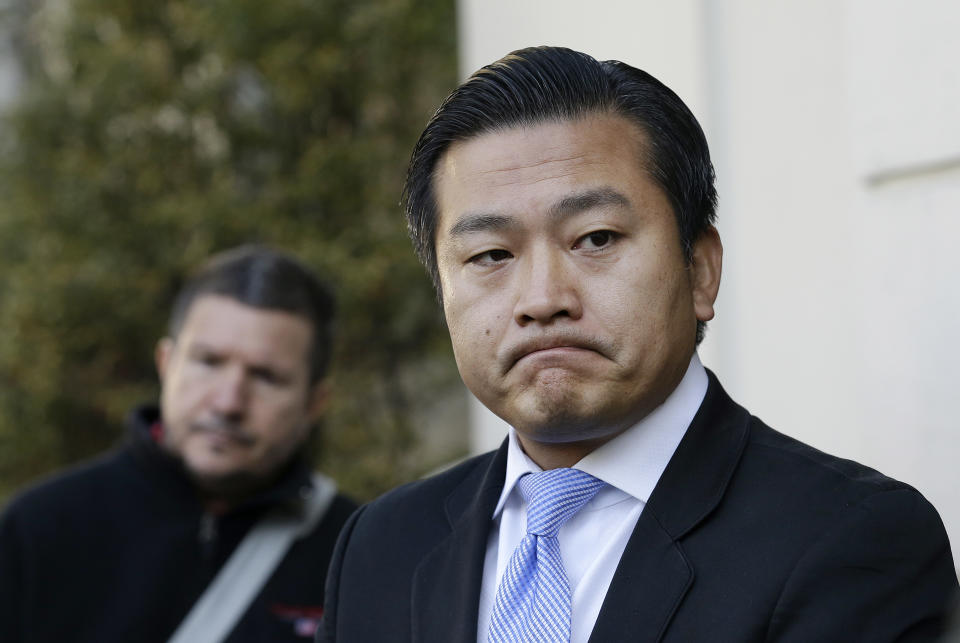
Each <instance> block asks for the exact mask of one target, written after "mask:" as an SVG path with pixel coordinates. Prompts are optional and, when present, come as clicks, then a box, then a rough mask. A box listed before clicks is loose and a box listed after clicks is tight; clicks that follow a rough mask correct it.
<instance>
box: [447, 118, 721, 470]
mask: <svg viewBox="0 0 960 643" xmlns="http://www.w3.org/2000/svg"><path fill="white" fill-rule="evenodd" d="M645 144H646V141H645V137H644V135H643V134H642V132H641V131H640V130H639V129H638V128H636V127H635V126H634V125H632V124H631V123H630V122H628V121H627V120H625V119H624V118H622V117H620V116H616V115H607V114H597V115H593V116H588V117H585V118H582V119H578V120H565V121H561V122H544V123H541V124H536V125H531V126H518V127H513V128H509V129H506V130H499V131H495V132H492V133H486V134H482V135H479V136H477V137H475V138H471V139H468V140H465V141H461V142H457V143H454V144H453V145H451V146H450V148H449V149H448V150H447V151H446V153H445V154H444V155H443V156H442V157H441V159H440V162H439V163H438V166H437V173H436V178H435V193H436V198H437V204H438V212H439V214H438V221H437V228H436V237H435V239H436V241H435V243H436V249H437V262H438V269H439V274H440V283H441V287H442V292H443V301H444V312H445V315H446V319H447V323H448V326H449V329H450V336H451V339H452V342H453V348H454V354H455V356H456V359H457V364H458V366H459V369H460V373H461V376H462V377H463V380H464V382H465V383H466V384H467V386H468V387H469V388H470V390H471V391H472V392H473V393H474V394H475V395H476V396H477V398H478V399H479V400H480V401H481V402H483V403H484V404H485V405H486V406H487V407H489V408H490V409H491V410H492V411H493V412H494V413H496V414H497V415H499V416H500V417H501V418H503V419H504V420H506V421H507V422H508V423H509V424H510V425H512V426H513V427H514V428H515V429H516V430H517V432H518V436H519V437H520V440H521V443H522V444H523V445H524V447H525V449H526V450H527V451H528V453H530V452H531V449H533V450H536V449H537V448H539V447H541V446H543V447H546V448H551V447H550V445H555V446H559V447H562V446H563V445H573V446H582V447H584V448H586V449H587V452H588V451H589V450H592V448H595V446H596V445H598V444H601V443H603V442H605V441H606V440H609V439H611V438H612V437H614V436H616V435H617V434H619V433H620V432H622V431H624V430H625V429H627V428H629V427H630V426H632V425H633V424H634V423H636V422H637V421H639V420H640V419H642V418H643V417H644V416H645V415H647V414H648V413H649V412H650V411H651V410H653V409H654V408H655V407H656V406H658V405H659V404H661V403H662V402H663V401H664V400H665V399H666V397H667V396H668V395H669V394H670V392H671V391H672V390H673V389H674V387H675V386H676V385H677V384H678V383H679V381H680V379H681V378H682V377H683V374H684V372H685V371H686V368H687V366H688V364H689V361H690V358H691V356H692V354H693V351H694V348H695V338H696V325H697V321H698V320H703V321H706V320H708V319H711V318H712V317H713V302H714V300H715V298H716V294H717V289H718V287H719V279H720V262H721V255H722V248H721V245H720V241H719V237H718V236H717V234H716V230H715V229H713V228H710V229H709V231H708V232H707V233H704V234H703V235H701V238H700V239H698V240H697V242H696V244H695V247H694V253H693V259H692V261H691V262H689V263H688V262H687V261H686V259H685V257H684V255H683V251H682V248H681V243H680V239H679V233H678V229H677V223H676V219H675V216H674V212H673V209H672V207H671V204H670V202H669V200H668V198H667V196H666V194H665V193H664V192H663V190H662V189H661V188H660V187H659V186H658V185H657V184H656V183H655V182H654V181H653V180H652V179H651V178H650V177H649V175H648V173H647V171H646V170H645V169H644V167H643V164H642V161H641V159H642V158H643V154H642V152H643V149H644V145H645ZM531 455H533V454H532V453H531ZM534 459H535V460H536V457H534Z"/></svg>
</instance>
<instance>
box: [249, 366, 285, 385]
mask: <svg viewBox="0 0 960 643" xmlns="http://www.w3.org/2000/svg"><path fill="white" fill-rule="evenodd" d="M252 373H253V376H254V377H256V378H257V379H258V380H260V381H261V382H265V383H266V384H273V385H277V384H282V383H283V381H284V380H283V378H282V377H280V375H278V374H277V373H275V372H273V371H271V370H270V369H267V368H255V369H253V371H252Z"/></svg>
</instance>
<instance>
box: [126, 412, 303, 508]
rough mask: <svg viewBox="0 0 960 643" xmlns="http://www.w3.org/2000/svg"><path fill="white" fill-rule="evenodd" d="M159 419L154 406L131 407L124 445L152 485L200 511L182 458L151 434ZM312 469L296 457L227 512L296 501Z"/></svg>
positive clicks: (179, 501)
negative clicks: (161, 445)
mask: <svg viewBox="0 0 960 643" xmlns="http://www.w3.org/2000/svg"><path fill="white" fill-rule="evenodd" d="M160 422H161V418H160V410H159V408H157V406H155V405H152V404H145V405H141V406H138V407H136V408H134V409H133V410H132V411H131V412H130V414H129V415H128V416H127V422H126V425H127V440H126V446H125V448H126V450H127V451H128V452H129V453H130V454H131V455H132V456H133V460H134V462H135V464H136V466H137V468H138V469H140V470H141V472H142V473H143V474H144V475H146V476H147V477H148V479H149V480H150V481H151V482H153V483H156V484H151V487H153V488H155V489H157V490H158V491H159V492H161V493H164V494H167V495H172V496H173V499H174V500H175V501H176V502H178V503H189V504H190V505H195V506H196V507H197V510H198V511H202V508H201V506H200V499H199V496H198V495H197V492H196V489H195V487H194V486H193V483H192V481H191V480H190V477H189V476H188V475H187V473H186V471H185V470H184V467H183V461H182V460H181V459H180V458H178V457H176V456H174V455H171V454H170V453H167V452H166V451H165V450H163V449H162V448H160V447H159V446H158V445H157V442H156V440H155V439H154V437H153V431H154V428H155V427H156V425H158V424H159V423H160ZM311 472H312V469H311V467H310V465H309V463H308V462H307V460H306V458H304V457H295V458H294V459H293V460H292V461H291V462H290V463H289V464H288V465H287V466H286V467H285V468H284V470H283V472H282V473H280V475H279V476H278V477H277V478H276V480H275V481H273V482H272V483H271V484H270V485H268V486H267V487H265V488H264V489H261V490H259V491H257V492H256V493H254V494H252V495H251V496H249V497H248V498H246V499H244V500H243V501H242V502H240V503H239V504H237V505H235V506H234V507H232V508H231V509H230V510H229V511H228V512H227V514H228V515H233V514H240V513H246V512H248V511H260V510H263V509H266V508H268V507H276V506H280V505H285V504H291V505H296V504H297V503H299V502H301V501H302V499H303V494H304V489H309V488H311V487H312V485H313V483H312V481H311V478H310V475H311Z"/></svg>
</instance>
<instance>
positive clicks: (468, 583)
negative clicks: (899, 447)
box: [318, 373, 957, 643]
mask: <svg viewBox="0 0 960 643" xmlns="http://www.w3.org/2000/svg"><path fill="white" fill-rule="evenodd" d="M505 467H506V444H504V445H503V446H501V448H500V449H499V450H498V451H496V452H493V453H489V454H486V455H482V456H479V457H476V458H473V459H471V460H469V461H467V462H465V463H463V464H461V465H459V466H457V467H455V468H453V469H451V470H449V471H447V472H444V473H441V474H439V475H437V476H435V477H432V478H429V479H426V480H422V481H419V482H415V483H412V484H409V485H406V486H404V487H401V488H399V489H396V490H394V491H392V492H390V493H388V494H386V495H385V496H383V497H381V498H380V499H378V500H376V501H375V502H373V503H371V504H369V505H367V506H365V507H364V508H362V509H361V510H359V511H358V512H357V513H355V514H354V515H353V517H352V518H351V520H350V521H349V522H348V524H347V525H346V527H344V530H343V532H342V533H341V536H340V540H339V543H338V545H337V550H336V552H335V553H334V558H333V561H332V563H331V567H330V571H329V575H328V580H327V590H326V608H325V609H326V612H325V615H324V619H323V622H322V623H321V626H320V630H319V632H318V641H329V642H333V641H339V642H341V643H358V642H367V641H370V642H381V641H384V642H386V641H389V642H406V641H412V642H417V643H427V642H431V643H433V642H435V643H452V642H458V641H463V642H466V641H476V636H477V612H478V601H479V593H480V583H481V577H482V573H483V562H484V555H485V551H486V546H487V540H488V536H489V533H490V527H491V516H492V513H493V509H494V506H495V504H496V502H497V499H498V498H499V495H500V492H501V489H502V486H503V479H504V474H505ZM956 590H957V576H956V572H955V570H954V567H953V559H952V556H951V553H950V545H949V543H948V541H947V536H946V533H945V531H944V528H943V524H942V523H941V521H940V518H939V516H938V515H937V512H936V511H935V510H934V508H933V507H932V506H931V505H930V504H929V503H928V502H927V501H926V500H925V499H924V498H923V497H922V496H921V495H920V494H919V493H918V492H917V491H916V490H915V489H913V488H911V487H909V486H907V485H905V484H903V483H900V482H897V481H895V480H892V479H890V478H887V477H885V476H883V475H881V474H879V473H877V472H876V471H873V470H872V469H868V468H867V467H864V466H862V465H859V464H857V463H855V462H851V461H849V460H842V459H839V458H836V457H833V456H830V455H827V454H824V453H822V452H820V451H817V450H816V449H813V448H812V447H809V446H807V445H804V444H802V443H800V442H797V441H796V440H793V439H791V438H789V437H787V436H784V435H782V434H780V433H778V432H776V431H774V430H773V429H771V428H769V427H768V426H766V425H764V424H763V423H762V422H761V421H760V420H758V419H757V418H755V417H752V416H751V415H750V414H749V413H748V412H747V411H746V410H745V409H743V408H742V407H740V406H738V405H737V404H735V403H734V402H733V401H732V400H731V399H730V398H729V397H728V396H727V395H726V393H725V392H724V391H723V389H722V388H721V387H720V385H719V383H718V382H717V380H716V378H715V377H714V376H713V374H712V373H711V374H710V383H709V387H708V390H707V394H706V397H705V398H704V401H703V403H702V405H701V407H700V409H699V411H698V412H697V415H696V417H695V418H694V420H693V422H692V423H691V425H690V427H689V429H688V430H687V433H686V435H685V436H684V438H683V440H682V441H681V443H680V445H679V447H678V448H677V451H676V453H675V454H674V455H673V457H672V459H671V460H670V463H669V465H668V466H667V468H666V470H665V471H664V473H663V476H662V477H661V479H660V481H659V482H658V483H657V486H656V488H655V489H654V491H653V493H652V495H651V497H650V499H649V502H648V503H647V505H646V507H645V508H644V510H643V513H642V514H641V516H640V519H639V521H638V522H637V526H636V528H635V530H634V532H633V536H632V537H631V539H630V541H629V543H628V545H627V548H626V550H625V552H624V554H623V557H622V558H621V560H620V564H619V566H618V568H617V571H616V573H615V575H614V577H613V581H612V583H611V585H610V588H609V591H608V592H607V596H606V598H605V600H604V603H603V607H602V609H601V611H600V614H599V616H598V619H597V622H596V625H595V626H594V629H593V634H592V636H591V639H590V640H591V642H597V643H609V642H617V641H676V642H684V643H689V642H691V641H711V642H720V641H736V642H738V643H740V642H745V641H785V642H786V641H790V642H793V641H796V642H798V643H800V642H803V643H810V642H813V641H815V642H823V641H844V642H848V641H930V640H936V638H937V636H938V633H939V632H940V631H941V629H942V628H943V626H944V624H943V620H944V614H945V612H946V610H947V605H948V602H949V601H950V600H951V597H952V595H953V594H954V593H955V592H956Z"/></svg>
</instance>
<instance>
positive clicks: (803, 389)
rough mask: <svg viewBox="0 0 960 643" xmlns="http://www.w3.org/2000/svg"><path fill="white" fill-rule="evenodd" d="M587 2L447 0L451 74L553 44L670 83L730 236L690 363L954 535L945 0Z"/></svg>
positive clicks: (953, 269) (957, 97)
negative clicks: (703, 139)
mask: <svg viewBox="0 0 960 643" xmlns="http://www.w3.org/2000/svg"><path fill="white" fill-rule="evenodd" d="M587 4H588V3H583V2H582V1H579V0H553V1H551V2H549V3H547V2H526V1H524V0H513V1H511V2H505V1H504V0H483V1H481V0H461V2H460V32H461V70H462V72H463V75H466V74H468V73H470V72H472V71H473V70H475V69H476V68H478V67H480V66H482V65H483V64H486V63H488V62H491V61H493V60H495V59H496V58H499V57H500V56H502V55H503V54H505V53H507V52H508V51H510V50H513V49H516V48H519V47H523V46H528V45H534V44H562V45H566V46H571V47H573V48H575V49H581V50H583V51H586V52H587V53H590V54H592V55H594V56H596V57H598V58H619V59H621V60H624V61H625V62H628V63H630V64H633V65H634V66H637V67H640V68H642V69H645V70H647V71H649V72H651V73H652V74H654V75H655V76H657V77H658V78H660V79H661V80H663V81H664V82H665V83H667V84H668V85H669V86H671V87H672V88H673V89H674V90H675V91H676V92H677V93H678V94H680V96H681V97H683V98H684V100H685V101H686V102H687V103H688V104H689V105H690V107H691V109H693V111H694V113H695V114H697V116H698V118H699V119H700V121H701V124H702V125H703V126H704V129H705V130H706V133H707V138H708V139H709V141H710V143H711V149H712V151H713V156H714V163H715V165H716V168H717V174H718V177H719V178H718V189H719V191H720V201H721V206H720V214H719V216H720V224H719V228H720V232H721V235H722V237H723V240H724V245H725V249H726V254H725V265H724V279H723V284H722V286H721V293H720V300H719V302H718V307H717V319H716V320H715V321H714V322H713V323H712V324H711V329H710V332H709V334H708V338H707V340H706V341H705V342H704V345H703V346H702V348H701V355H702V356H703V358H704V361H705V363H706V364H707V365H708V366H710V367H711V368H713V369H714V370H715V371H716V372H717V373H718V375H719V376H720V377H721V380H722V381H723V383H724V385H725V387H726V388H727V389H728V391H730V392H731V394H733V395H734V397H735V398H736V399H737V400H738V401H740V402H741V403H743V404H744V405H746V406H747V407H748V408H750V409H751V410H752V411H753V412H754V413H755V414H757V415H759V416H760V417H762V418H763V419H764V420H766V421H767V422H768V423H770V424H772V425H773V426H774V427H776V428H778V429H780V430H782V431H784V432H787V433H789V434H791V435H794V436H796V437H798V438H800V439H802V440H804V441H806V442H809V443H811V444H813V445H815V446H817V447H820V448H822V449H824V450H827V451H830V452H833V453H836V454H838V455H842V456H845V457H850V458H853V459H856V460H859V461H861V462H864V463H866V464H868V465H870V466H874V467H876V468H878V469H880V470H882V471H884V472H885V473H887V474H889V475H892V476H894V477H897V478H900V479H903V480H906V481H908V482H910V483H911V484H913V485H914V486H916V487H917V488H918V489H920V490H921V491H922V492H923V493H924V494H925V495H926V496H927V497H928V498H929V499H930V500H931V501H932V502H933V503H934V504H935V505H936V506H937V508H938V509H939V510H940V513H941V515H942V516H943V518H944V522H945V523H946V525H947V530H948V532H949V533H950V534H951V539H952V541H953V543H954V547H955V548H960V484H958V482H960V476H958V474H957V471H958V469H960V433H958V428H957V427H958V424H960V423H958V421H957V420H956V419H955V411H954V407H955V406H957V402H960V395H958V394H957V393H956V392H954V391H955V389H956V388H957V379H958V378H957V377H956V376H955V375H954V372H955V370H956V367H957V364H958V362H960V348H958V344H957V342H956V339H955V335H956V333H957V330H958V328H960V324H958V321H957V320H958V319H960V287H958V286H957V284H956V277H955V275H958V274H960V252H957V250H956V248H955V247H956V246H957V245H958V244H957V242H956V241H955V239H960V118H958V115H960V71H958V69H960V66H958V65H957V64H956V61H957V60H960V40H958V39H957V38H956V37H955V34H956V33H960V4H957V3H954V2H949V1H947V0H944V1H939V2H938V1H936V0H922V1H919V2H912V3H904V2H899V1H894V0H843V1H837V0H813V1H807V2H800V1H798V0H795V1H793V2H782V3H766V2H760V1H757V0H725V1H724V2H719V1H711V0H700V1H693V0H684V1H679V2H677V1H675V2H671V3H665V2H654V1H652V0H642V1H632V2H626V1H616V2H597V3H589V4H590V6H591V7H594V8H592V9H587V8H585V7H586V5H587ZM474 419H475V431H474V433H475V435H474V445H475V447H476V448H477V449H478V450H479V449H481V448H484V447H487V446H489V445H491V444H496V443H497V442H498V441H499V438H500V436H502V434H503V431H504V427H503V424H502V423H501V422H500V421H499V420H497V419H496V418H492V416H490V415H489V414H488V413H486V411H485V409H482V408H480V407H479V405H475V406H474Z"/></svg>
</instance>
